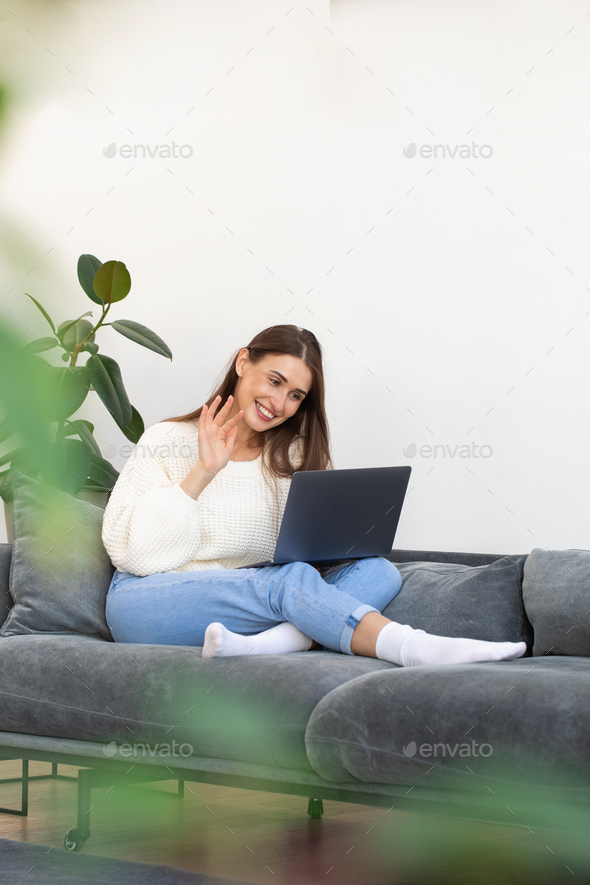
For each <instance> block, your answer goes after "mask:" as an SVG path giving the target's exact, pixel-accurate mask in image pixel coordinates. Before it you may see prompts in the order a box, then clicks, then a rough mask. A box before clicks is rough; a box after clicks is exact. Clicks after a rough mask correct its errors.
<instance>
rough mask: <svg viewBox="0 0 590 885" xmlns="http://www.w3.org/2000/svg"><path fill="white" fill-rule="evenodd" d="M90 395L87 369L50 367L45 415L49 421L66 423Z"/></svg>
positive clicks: (46, 387)
mask: <svg viewBox="0 0 590 885" xmlns="http://www.w3.org/2000/svg"><path fill="white" fill-rule="evenodd" d="M87 395H88V382H87V378H86V367H85V366H83V367H81V366H75V367H74V368H72V367H71V366H67V367H66V368H64V369H57V368H56V369H54V368H52V367H49V369H48V372H47V376H46V379H45V403H44V414H45V416H46V419H47V420H48V421H64V420H65V419H66V418H69V417H70V415H73V414H74V412H76V411H77V410H78V409H79V408H80V406H81V405H82V403H83V402H84V400H85V399H86V397H87Z"/></svg>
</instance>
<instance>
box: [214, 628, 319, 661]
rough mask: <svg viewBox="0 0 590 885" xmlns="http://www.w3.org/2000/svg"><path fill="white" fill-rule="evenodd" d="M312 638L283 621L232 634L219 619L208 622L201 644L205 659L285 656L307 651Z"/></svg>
mask: <svg viewBox="0 0 590 885" xmlns="http://www.w3.org/2000/svg"><path fill="white" fill-rule="evenodd" d="M311 645H312V640H311V639H310V638H309V636H306V635H305V633H302V632H301V630H298V629H297V627H295V626H294V625H293V624H290V623H289V622H288V621H284V622H283V623H282V624H277V626H276V627H270V628H269V629H268V630H265V631H264V632H262V633H257V634H255V635H254V636H242V635H241V634H240V633H232V631H231V630H228V629H227V627H224V626H223V624H220V623H219V622H214V623H212V624H209V626H208V627H207V629H206V630H205V641H204V643H203V657H204V658H224V657H229V656H231V655H248V654H252V655H286V654H291V653H292V652H297V651H308V649H310V648H311Z"/></svg>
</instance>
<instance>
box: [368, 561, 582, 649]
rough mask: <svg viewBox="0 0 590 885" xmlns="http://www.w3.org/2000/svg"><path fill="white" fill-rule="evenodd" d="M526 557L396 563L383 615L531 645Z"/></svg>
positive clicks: (445, 632) (451, 632) (434, 629)
mask: <svg viewBox="0 0 590 885" xmlns="http://www.w3.org/2000/svg"><path fill="white" fill-rule="evenodd" d="M589 555H590V554H589ZM525 560H526V556H519V557H508V556H505V557H501V558H499V559H496V560H495V561H492V562H491V563H488V564H487V565H479V566H470V565H461V564H457V563H450V562H444V563H441V562H425V561H422V562H398V563H396V567H397V568H398V570H399V572H400V574H401V576H402V587H401V590H400V592H399V593H398V595H397V596H396V597H395V599H393V600H392V601H391V602H390V603H389V604H388V605H387V606H386V608H385V609H384V610H383V614H384V615H385V617H387V618H390V619H391V620H392V621H399V622H400V623H402V624H410V626H412V627H415V628H419V629H421V630H426V631H427V632H428V633H436V634H438V635H440V636H467V637H470V638H472V639H486V640H489V641H490V642H520V641H524V642H526V643H527V646H528V647H529V649H530V647H531V646H532V641H533V631H532V627H531V625H530V623H529V621H528V618H527V616H526V613H525V610H524V605H523V601H522V575H523V565H524V562H525ZM589 607H590V606H589ZM529 653H530V652H529Z"/></svg>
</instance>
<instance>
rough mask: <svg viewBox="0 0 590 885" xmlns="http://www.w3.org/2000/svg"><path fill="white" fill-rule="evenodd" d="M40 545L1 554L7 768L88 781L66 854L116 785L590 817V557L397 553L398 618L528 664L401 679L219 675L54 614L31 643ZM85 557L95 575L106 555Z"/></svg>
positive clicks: (341, 663)
mask: <svg viewBox="0 0 590 885" xmlns="http://www.w3.org/2000/svg"><path fill="white" fill-rule="evenodd" d="M95 510H96V508H95ZM98 519H99V523H100V521H101V519H102V516H101V515H99V517H98ZM15 520H16V517H15ZM73 523H74V520H72V524H73ZM15 528H16V529H19V527H18V526H17V525H16V522H15ZM94 531H95V534H96V530H95V529H94ZM25 534H26V533H24V532H23V530H22V526H21V528H20V531H18V530H17V531H16V532H15V536H16V538H17V540H16V542H15V551H16V549H17V547H18V545H19V544H20V545H21V546H20V548H19V553H18V557H17V556H16V555H15V556H14V557H13V548H12V545H9V544H3V545H0V624H2V622H3V621H4V620H5V618H7V619H8V620H7V621H6V623H7V624H9V623H11V621H10V618H12V623H14V624H16V625H17V626H16V627H14V628H11V629H12V633H11V632H10V631H9V632H8V634H7V635H3V637H2V638H0V692H1V702H0V757H3V758H11V759H26V760H44V761H47V762H50V763H60V762H62V763H67V764H69V765H74V766H77V767H79V768H80V769H81V771H80V773H79V808H78V823H77V826H75V827H74V828H73V829H72V831H71V832H70V833H69V834H68V836H67V837H66V847H68V848H70V849H73V850H79V848H80V847H81V846H82V844H83V843H84V841H85V840H86V839H87V838H88V836H89V835H90V828H89V809H90V789H91V788H93V787H96V786H110V785H112V784H113V783H115V782H116V780H117V779H119V780H120V781H123V782H126V783H130V782H134V781H138V782H139V781H149V780H170V779H174V780H178V781H179V784H180V787H179V789H180V792H182V784H183V782H184V781H197V782H199V781H200V782H207V783H215V784H222V785H229V786H233V787H243V788H245V789H250V790H263V791H269V792H277V793H289V794H298V795H301V796H302V797H305V798H307V799H308V800H309V804H308V813H310V814H311V816H312V817H319V816H320V815H321V811H322V805H321V800H322V799H336V800H341V801H346V802H353V803H360V804H369V805H377V806H383V807H386V808H392V807H395V808H397V809H401V810H409V811H418V812H426V813H433V814H443V815H451V816H455V817H470V818H475V819H479V820H488V821H497V822H499V823H506V824H520V825H523V826H524V825H527V826H531V827H532V826H534V825H540V824H541V825H542V824H543V823H547V824H548V825H551V826H555V825H556V824H555V821H556V817H555V809H556V808H558V807H559V808H565V809H568V813H569V814H570V815H571V814H572V813H573V814H574V815H576V816H577V817H578V818H579V816H580V815H585V814H587V812H588V809H589V808H590V804H589V800H590V791H589V789H588V786H589V783H590V781H589V779H588V763H589V761H590V741H588V734H589V733H590V658H589V657H588V655H589V654H590V589H589V586H588V585H590V552H588V551H580V550H571V551H560V552H551V551H546V550H541V549H536V550H534V551H532V553H531V554H529V555H521V556H499V555H498V556H493V555H487V554H485V555H478V554H467V553H437V552H425V551H393V552H392V554H391V555H390V557H389V558H390V559H391V560H392V561H393V562H395V563H396V564H398V567H399V569H400V571H401V573H402V578H403V584H402V589H401V591H400V593H399V595H398V596H397V597H396V598H395V599H394V600H393V601H392V602H391V603H390V604H389V605H388V607H387V608H386V609H385V611H384V614H385V615H387V616H389V617H391V618H392V619H395V620H397V621H401V622H403V623H410V624H412V625H413V626H415V627H421V628H422V629H425V630H429V631H431V632H434V633H439V634H446V635H455V636H472V637H476V638H482V639H490V640H511V641H518V640H521V639H523V640H525V641H526V642H527V646H528V651H527V656H526V657H524V658H521V659H519V660H515V661H511V662H500V663H493V664H488V663H478V664H472V665H466V664H464V665H460V666H447V667H433V668H431V667H419V668H410V669H403V668H400V667H397V666H395V665H393V664H388V663H385V662H382V661H377V660H375V659H371V658H364V657H355V656H347V655H342V654H338V653H335V652H331V651H328V650H318V651H313V652H307V653H302V654H292V655H284V656H259V657H250V656H237V657H233V658H220V659H213V660H204V659H203V658H202V656H201V649H200V648H189V647H181V646H157V645H135V644H119V643H115V642H112V641H109V636H108V634H105V633H104V628H101V629H103V634H102V635H100V634H99V633H93V632H92V629H93V628H92V627H88V626H86V627H85V628H84V630H83V631H82V628H80V629H81V631H82V632H76V630H75V629H72V626H71V624H69V623H67V622H64V623H65V624H66V626H65V627H64V626H63V625H62V627H61V628H60V627H59V625H58V627H57V628H56V626H55V624H53V623H50V622H49V620H48V615H43V613H42V611H41V617H42V620H41V626H40V627H39V626H38V629H36V630H35V629H31V628H30V627H28V626H27V623H26V618H24V619H23V618H21V617H20V616H19V617H17V613H16V608H17V605H16V604H15V605H14V607H13V599H12V597H11V595H10V589H9V588H10V587H11V586H12V587H13V588H16V589H14V593H15V599H16V598H17V597H18V598H19V599H20V605H21V607H22V605H23V604H24V603H23V600H24V602H25V603H27V604H28V606H29V609H28V611H29V614H30V613H31V612H32V616H35V614H37V615H38V614H39V608H37V609H36V608H35V605H36V603H35V602H34V601H33V602H31V600H28V601H27V600H26V599H24V597H25V596H26V592H25V591H26V588H27V587H28V584H27V581H30V582H32V581H33V578H34V575H35V574H36V573H37V574H38V572H39V568H40V565H39V563H41V562H46V561H47V554H46V553H45V551H46V550H48V549H49V547H48V542H44V544H43V547H42V551H41V552H42V553H43V557H44V558H43V557H39V558H38V559H36V560H31V559H30V557H31V555H32V553H33V552H34V551H31V549H30V546H31V544H33V543H34V542H35V541H34V533H33V535H31V533H29V534H28V535H27V536H26V537H25ZM65 534H67V537H68V538H71V537H73V535H72V534H71V529H70V534H68V533H67V532H66V533H65ZM19 535H20V540H19ZM35 543H39V546H40V542H35ZM64 543H65V542H64ZM80 543H81V542H80V541H78V547H79V546H80ZM84 543H85V544H86V545H87V543H88V542H87V541H85V542H84ZM27 545H28V547H27ZM25 554H26V555H25ZM27 556H29V560H27ZM64 556H66V554H65V553H64ZM79 556H82V557H84V556H86V557H88V563H89V566H88V568H89V569H90V565H91V561H92V558H93V557H94V556H95V552H94V553H93V552H92V550H90V549H88V548H87V547H85V548H84V550H83V551H79ZM66 559H67V556H66ZM33 561H34V563H36V565H31V566H30V567H29V563H30V562H33ZM69 561H70V560H68V562H69ZM11 563H12V573H11ZM103 565H104V563H103ZM71 567H72V566H71V565H69V566H68V568H71ZM27 568H28V571H27ZM109 568H110V571H112V566H109ZM35 569H36V570H35ZM108 573H109V574H110V572H108ZM27 576H28V577H27ZM107 578H108V574H106V573H103V575H102V579H101V580H102V584H101V588H102V589H101V592H103V596H104V594H106V589H105V588H106V587H107V586H108V580H107ZM70 589H71V588H70ZM53 590H54V591H55V592H56V593H57V592H59V591H60V588H59V587H58V586H57V583H56V587H54V588H53ZM52 592H53V591H52ZM68 592H70V591H69V590H68ZM48 593H49V590H48ZM63 593H64V594H66V590H65V589H64V590H63ZM67 599H68V600H69V601H70V602H72V599H73V597H71V598H70V597H67ZM99 601H100V599H99ZM74 603H75V604H76V605H77V604H78V603H77V602H75V600H74ZM79 604H80V605H82V604H83V603H82V602H80V603H79ZM54 607H55V606H54ZM50 609H51V606H49V608H48V611H49V610H50ZM41 610H42V606H41ZM23 611H25V609H23ZM43 618H45V620H43ZM38 624H39V622H38ZM5 626H6V625H5ZM97 629H98V628H97ZM1 789H2V787H1V785H0V804H3V803H2V798H1ZM302 810H303V809H302ZM94 814H97V815H100V814H101V810H100V803H98V804H97V806H96V809H95V811H94ZM72 823H73V824H74V822H73V821H72Z"/></svg>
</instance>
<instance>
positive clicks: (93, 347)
mask: <svg viewBox="0 0 590 885" xmlns="http://www.w3.org/2000/svg"><path fill="white" fill-rule="evenodd" d="M82 350H83V351H84V350H86V351H88V353H91V354H92V356H96V354H97V353H98V344H93V342H92V341H87V342H86V344H85V345H84V347H83V348H82Z"/></svg>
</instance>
